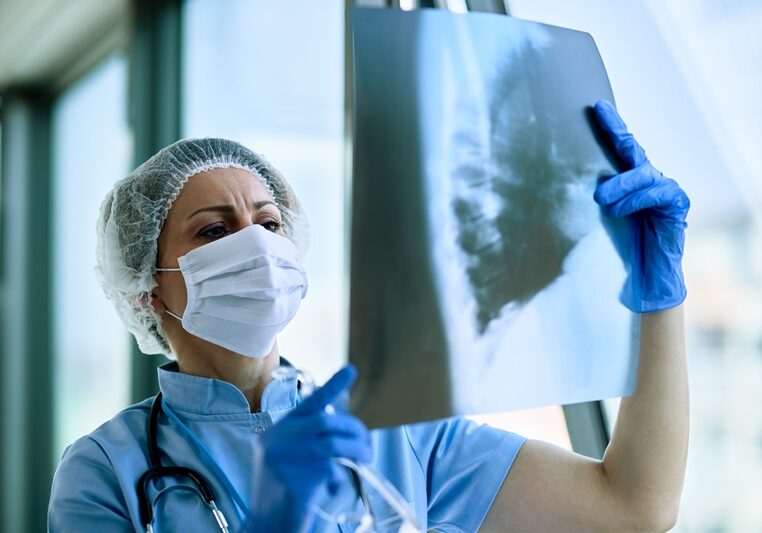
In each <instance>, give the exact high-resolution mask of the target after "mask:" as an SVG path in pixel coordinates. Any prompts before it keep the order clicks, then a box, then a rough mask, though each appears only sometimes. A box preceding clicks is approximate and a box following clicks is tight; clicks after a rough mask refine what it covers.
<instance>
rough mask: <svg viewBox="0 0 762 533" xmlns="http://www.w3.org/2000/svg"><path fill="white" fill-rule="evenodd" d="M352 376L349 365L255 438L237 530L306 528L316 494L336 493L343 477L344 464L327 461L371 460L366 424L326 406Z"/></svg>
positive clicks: (310, 521)
mask: <svg viewBox="0 0 762 533" xmlns="http://www.w3.org/2000/svg"><path fill="white" fill-rule="evenodd" d="M356 374H357V371H356V370H355V368H354V367H353V366H351V365H350V366H345V367H344V368H342V369H341V370H339V371H338V372H337V373H336V374H334V376H333V377H332V378H331V379H330V380H329V381H328V382H327V383H326V384H325V385H324V386H323V387H321V388H320V389H318V390H317V391H315V392H314V393H313V394H312V395H311V396H310V397H309V398H307V399H306V400H304V402H302V403H301V404H300V405H299V406H298V407H296V408H295V409H294V410H293V411H292V412H291V413H289V414H288V415H287V416H286V417H285V418H283V420H281V421H280V422H278V423H277V424H275V425H274V426H273V427H272V429H270V430H269V431H268V432H267V433H265V434H263V435H262V436H261V437H259V441H260V444H261V446H259V447H258V448H259V450H258V452H257V453H256V454H255V458H254V491H253V498H254V501H253V502H251V504H252V505H251V513H252V514H251V516H249V518H248V519H247V521H246V524H245V525H244V527H243V528H241V530H240V532H241V533H243V532H246V533H255V532H256V533H260V532H272V531H278V532H282V533H291V532H303V531H310V530H311V529H312V528H313V526H314V521H315V516H314V514H313V513H311V512H310V508H311V507H312V505H313V504H314V503H315V499H316V497H317V496H318V495H319V494H320V493H321V491H324V490H327V491H328V492H329V494H335V493H336V491H337V490H338V488H339V483H341V482H342V481H347V480H348V477H347V476H346V473H345V472H344V471H343V467H342V466H341V465H338V464H337V463H336V462H335V461H332V460H331V459H332V458H333V457H343V458H346V459H350V460H352V461H354V462H356V463H367V462H370V460H371V459H372V453H373V452H372V448H371V443H370V434H369V433H368V430H367V429H366V427H365V425H364V424H363V423H362V422H361V421H360V420H358V419H357V418H355V417H354V416H352V415H350V414H349V413H347V412H345V411H342V410H340V409H334V410H331V413H329V412H327V410H326V406H328V405H335V403H336V402H337V400H339V399H340V398H339V397H340V396H341V395H342V394H343V393H344V392H346V391H347V390H348V389H349V387H350V386H351V385H352V383H353V382H354V380H355V377H356Z"/></svg>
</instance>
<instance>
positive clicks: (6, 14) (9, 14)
mask: <svg viewBox="0 0 762 533" xmlns="http://www.w3.org/2000/svg"><path fill="white" fill-rule="evenodd" d="M128 14H129V9H128V1H127V0H0V90H4V89H8V88H9V87H13V86H29V85H49V84H52V83H60V82H61V77H62V76H64V75H69V76H70V75H71V74H72V72H74V71H76V70H77V65H78V64H79V63H81V62H83V61H85V60H86V59H87V57H88V56H91V55H93V54H94V53H96V52H97V50H98V47H97V46H96V47H94V46H93V43H94V42H99V43H100V42H108V41H109V39H110V40H111V42H112V43H113V42H114V36H115V35H117V34H119V33H120V28H124V27H125V24H126V23H127V20H128V18H129V17H128ZM121 33H122V34H124V32H123V31H122V32H121Z"/></svg>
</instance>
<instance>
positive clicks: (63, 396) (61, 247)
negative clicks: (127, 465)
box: [52, 55, 131, 462]
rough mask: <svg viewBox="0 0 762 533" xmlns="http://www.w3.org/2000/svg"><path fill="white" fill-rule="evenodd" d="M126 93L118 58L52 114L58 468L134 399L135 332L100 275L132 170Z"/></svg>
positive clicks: (86, 79)
mask: <svg viewBox="0 0 762 533" xmlns="http://www.w3.org/2000/svg"><path fill="white" fill-rule="evenodd" d="M126 90H127V62H126V60H125V58H124V57H122V56H121V55H115V56H113V57H110V58H109V59H107V60H105V61H104V62H103V63H101V64H100V65H99V66H98V67H96V68H95V69H94V70H92V71H91V72H89V73H88V74H87V75H86V76H85V77H84V78H83V79H81V80H79V81H78V82H77V83H75V84H74V85H72V86H71V87H69V88H68V89H66V90H65V91H64V92H63V93H62V94H61V96H60V97H59V98H58V100H57V101H56V103H55V106H54V109H53V126H52V135H53V206H54V214H53V220H54V228H53V234H52V237H53V239H54V248H53V257H54V265H55V267H54V280H53V282H54V289H53V298H54V306H53V313H54V346H55V349H56V352H55V356H54V387H55V396H54V398H55V402H54V405H55V409H56V411H55V426H56V427H55V445H54V454H55V459H56V462H57V461H58V458H59V457H60V455H61V452H62V451H63V449H64V447H66V446H68V445H69V444H71V442H72V441H74V440H75V439H77V438H78V437H80V436H82V435H84V434H86V433H89V432H90V431H92V430H93V429H95V428H96V427H97V426H98V425H99V424H101V423H102V422H105V421H106V420H108V419H109V418H111V417H112V416H113V415H114V414H115V413H116V412H117V411H119V410H120V409H122V408H123V407H125V406H126V405H127V403H128V400H129V387H130V379H129V376H130V372H129V356H130V345H129V342H128V336H127V331H126V330H125V328H124V327H123V325H122V323H121V321H120V320H119V318H118V317H117V315H116V311H115V310H114V308H113V307H112V305H111V303H110V302H109V301H108V300H106V298H105V297H104V295H103V292H102V291H101V288H100V285H98V283H97V280H96V278H95V272H94V266H95V242H96V238H95V223H96V220H97V217H98V213H99V210H100V205H101V202H102V201H103V198H104V197H105V195H106V193H107V192H108V191H109V190H110V189H111V186H112V185H113V182H114V181H115V180H116V179H118V178H121V177H123V176H125V175H126V173H127V172H128V170H129V165H130V154H131V143H130V137H129V132H128V130H127V117H126V106H127V94H126ZM85 376H87V379H86V380H85V379H83V377H85Z"/></svg>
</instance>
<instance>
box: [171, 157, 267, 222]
mask: <svg viewBox="0 0 762 533" xmlns="http://www.w3.org/2000/svg"><path fill="white" fill-rule="evenodd" d="M264 200H269V201H273V198H272V196H271V195H270V193H269V191H268V190H267V188H266V187H265V185H264V184H263V183H262V181H261V180H260V179H259V178H258V177H257V176H255V175H254V174H252V173H251V172H249V171H248V170H243V169H239V168H234V167H229V168H215V169H212V170H209V171H206V172H200V173H198V174H195V175H194V176H191V177H190V179H189V180H188V183H186V184H185V186H184V187H183V188H182V190H181V191H180V194H179V196H178V197H177V199H176V200H175V202H174V204H173V206H172V210H173V211H175V208H177V209H176V211H178V212H179V211H186V210H192V209H198V208H199V207H205V206H207V205H211V204H214V203H225V204H233V205H234V204H237V203H241V202H244V203H246V204H249V203H254V202H261V201H264Z"/></svg>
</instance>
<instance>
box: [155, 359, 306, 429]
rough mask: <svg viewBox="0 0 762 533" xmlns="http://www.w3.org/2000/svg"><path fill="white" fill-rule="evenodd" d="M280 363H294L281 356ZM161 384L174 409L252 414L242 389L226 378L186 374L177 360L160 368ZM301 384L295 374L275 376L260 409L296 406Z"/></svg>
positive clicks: (267, 387) (265, 410)
mask: <svg viewBox="0 0 762 533" xmlns="http://www.w3.org/2000/svg"><path fill="white" fill-rule="evenodd" d="M280 364H281V366H291V363H289V362H288V361H287V360H286V359H285V358H283V357H281V358H280ZM158 373H159V388H160V389H161V392H162V394H163V395H164V398H165V400H166V401H167V403H168V404H169V405H170V407H171V408H172V409H173V410H176V411H181V412H183V411H184V412H186V413H193V414H197V415H240V414H244V413H245V414H249V413H250V411H249V409H250V407H249V402H248V401H247V400H246V397H245V396H244V395H243V393H242V392H241V391H240V390H239V389H238V387H236V386H235V385H233V384H232V383H228V382H227V381H222V380H219V379H212V378H204V377H199V376H191V375H189V374H183V373H182V372H180V371H179V368H178V365H177V362H176V361H171V362H169V363H166V364H164V365H162V366H160V367H159V368H158ZM297 403H298V387H297V380H296V378H295V377H288V378H273V379H272V381H270V383H268V384H267V386H266V387H265V390H264V391H263V392H262V399H261V401H260V409H261V411H260V412H270V411H276V412H277V411H286V410H290V409H293V408H294V407H296V405H297Z"/></svg>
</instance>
